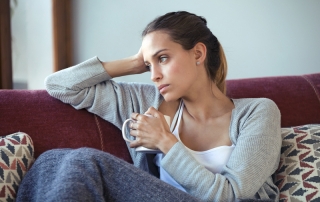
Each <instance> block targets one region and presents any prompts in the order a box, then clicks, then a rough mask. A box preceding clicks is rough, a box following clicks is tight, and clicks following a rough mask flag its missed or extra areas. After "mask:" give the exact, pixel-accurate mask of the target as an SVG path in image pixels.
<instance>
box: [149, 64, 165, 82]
mask: <svg viewBox="0 0 320 202" xmlns="http://www.w3.org/2000/svg"><path fill="white" fill-rule="evenodd" d="M150 71H151V80H152V81H153V82H157V81H159V80H160V79H161V78H162V73H161V71H159V69H158V68H156V67H155V68H154V67H152V68H151V69H150Z"/></svg>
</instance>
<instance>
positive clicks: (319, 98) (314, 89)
mask: <svg viewBox="0 0 320 202" xmlns="http://www.w3.org/2000/svg"><path fill="white" fill-rule="evenodd" d="M301 77H302V78H304V79H305V80H306V81H307V82H308V83H309V84H310V85H311V87H312V88H313V91H314V92H315V94H316V96H317V98H318V101H319V103H320V96H319V94H318V92H317V89H316V87H315V86H314V85H313V83H312V82H311V81H310V80H309V79H308V78H307V77H305V75H302V76H301Z"/></svg>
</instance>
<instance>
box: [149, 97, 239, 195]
mask: <svg viewBox="0 0 320 202" xmlns="http://www.w3.org/2000/svg"><path fill="white" fill-rule="evenodd" d="M183 108H184V104H183V102H182V101H181V102H180V106H179V109H178V111H177V112H176V114H175V117H174V119H173V121H172V123H171V127H170V129H171V131H172V134H174V135H175V136H176V137H177V139H178V140H179V141H180V142H181V140H180V137H179V125H180V120H181V117H182V112H183ZM176 122H177V124H175V123H176ZM185 147H186V146H185ZM186 149H187V150H188V151H189V152H190V154H191V155H192V156H193V157H194V158H195V159H196V160H197V161H198V162H199V163H200V164H201V165H203V166H204V167H205V168H206V169H208V170H209V171H211V172H212V173H220V172H221V170H222V168H223V166H225V165H226V164H227V162H228V159H229V157H230V155H231V153H232V151H233V149H234V145H232V146H220V147H215V148H213V149H209V150H207V151H194V150H191V149H189V148H188V147H186ZM163 157H164V154H163V153H158V154H157V155H156V157H155V158H154V163H155V164H156V165H157V166H158V167H159V171H160V179H161V180H162V181H164V182H167V183H168V184H171V185H172V186H174V187H176V188H178V189H180V190H182V191H185V192H186V190H185V189H184V188H183V187H182V186H181V185H180V184H178V183H177V182H176V181H175V180H174V179H173V178H172V177H171V176H170V175H169V174H168V173H167V172H166V171H165V170H164V169H163V168H162V167H161V164H160V162H161V160H162V158H163Z"/></svg>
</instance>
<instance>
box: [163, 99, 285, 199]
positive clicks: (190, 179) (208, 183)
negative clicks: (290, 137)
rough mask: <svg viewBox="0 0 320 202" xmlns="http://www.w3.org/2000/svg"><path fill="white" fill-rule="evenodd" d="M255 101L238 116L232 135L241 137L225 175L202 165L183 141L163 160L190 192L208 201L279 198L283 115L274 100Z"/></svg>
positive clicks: (223, 172)
mask: <svg viewBox="0 0 320 202" xmlns="http://www.w3.org/2000/svg"><path fill="white" fill-rule="evenodd" d="M254 102H255V104H254V105H251V106H250V107H248V106H246V107H243V109H242V112H241V113H240V112H239V113H237V115H236V116H237V118H236V121H235V122H234V123H233V125H231V127H230V133H232V132H236V133H237V134H238V136H237V137H236V142H235V148H234V151H233V152H232V154H231V156H230V158H229V161H228V163H227V164H226V166H224V168H223V170H222V172H221V173H217V174H214V173H212V172H210V171H209V170H207V169H206V168H205V167H203V166H202V165H200V164H199V163H198V162H197V161H196V160H195V159H194V158H193V156H192V155H191V154H189V152H188V151H186V148H185V147H184V146H183V145H182V144H181V143H180V142H179V143H176V144H175V145H174V146H173V147H172V148H171V150H170V151H169V152H168V153H167V155H166V156H165V157H164V158H163V160H162V162H161V164H162V166H163V168H164V169H165V170H166V171H167V172H168V173H169V174H170V175H171V176H172V177H173V178H174V179H175V180H176V181H177V182H178V183H179V184H181V185H182V186H183V187H184V188H185V190H187V192H188V193H190V194H192V195H193V196H196V197H197V198H201V199H203V200H205V201H236V200H239V199H250V198H254V197H261V198H262V199H266V198H268V197H270V198H271V199H272V198H273V200H274V199H276V198H277V197H278V196H277V190H276V189H277V188H276V186H275V185H274V184H273V182H272V179H271V175H272V174H273V173H274V172H275V170H276V169H277V168H278V164H279V156H280V148H281V134H280V112H279V109H278V108H277V106H276V105H275V104H274V103H273V102H272V101H271V100H268V99H256V100H255V101H254ZM257 192H259V193H258V195H259V196H257V195H256V194H257Z"/></svg>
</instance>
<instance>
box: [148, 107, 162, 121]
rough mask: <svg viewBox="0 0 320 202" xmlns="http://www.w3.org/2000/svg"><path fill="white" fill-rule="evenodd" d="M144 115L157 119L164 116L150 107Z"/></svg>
mask: <svg viewBox="0 0 320 202" xmlns="http://www.w3.org/2000/svg"><path fill="white" fill-rule="evenodd" d="M144 114H150V115H151V116H153V117H156V118H160V117H161V116H163V114H162V113H161V112H159V111H158V110H156V109H155V108H154V107H149V109H148V110H147V111H146V112H145V113H144Z"/></svg>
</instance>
